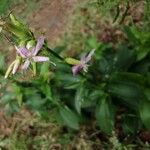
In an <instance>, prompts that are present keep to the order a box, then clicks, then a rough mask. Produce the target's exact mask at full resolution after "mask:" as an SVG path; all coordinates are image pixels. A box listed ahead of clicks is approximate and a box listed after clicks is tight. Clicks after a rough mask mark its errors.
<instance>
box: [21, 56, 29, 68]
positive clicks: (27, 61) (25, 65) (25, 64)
mask: <svg viewBox="0 0 150 150" xmlns="http://www.w3.org/2000/svg"><path fill="white" fill-rule="evenodd" d="M29 65H30V61H29V60H28V59H26V61H25V62H24V64H23V66H22V69H23V70H26V69H27V68H28V67H29Z"/></svg>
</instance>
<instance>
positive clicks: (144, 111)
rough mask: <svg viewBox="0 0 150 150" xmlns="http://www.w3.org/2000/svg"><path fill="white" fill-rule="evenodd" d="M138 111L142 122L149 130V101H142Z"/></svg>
mask: <svg viewBox="0 0 150 150" xmlns="http://www.w3.org/2000/svg"><path fill="white" fill-rule="evenodd" d="M139 111H140V117H141V120H142V122H143V124H144V125H145V127H146V128H147V129H149V130H150V102H149V101H142V104H141V106H140V109H139Z"/></svg>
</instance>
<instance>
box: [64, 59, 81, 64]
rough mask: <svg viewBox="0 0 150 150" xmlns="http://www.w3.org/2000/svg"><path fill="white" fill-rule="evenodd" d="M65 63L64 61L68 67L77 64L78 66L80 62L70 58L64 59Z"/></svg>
mask: <svg viewBox="0 0 150 150" xmlns="http://www.w3.org/2000/svg"><path fill="white" fill-rule="evenodd" d="M65 61H66V62H67V63H68V64H70V65H78V64H80V61H79V60H77V59H74V58H70V57H68V58H66V59H65Z"/></svg>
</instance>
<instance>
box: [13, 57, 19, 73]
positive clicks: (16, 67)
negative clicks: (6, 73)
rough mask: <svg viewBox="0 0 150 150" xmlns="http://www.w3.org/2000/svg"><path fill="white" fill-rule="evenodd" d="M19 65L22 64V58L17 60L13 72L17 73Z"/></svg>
mask: <svg viewBox="0 0 150 150" xmlns="http://www.w3.org/2000/svg"><path fill="white" fill-rule="evenodd" d="M19 65H20V60H19V59H18V60H16V61H15V64H14V67H13V70H12V74H15V73H16V71H17V70H18V68H19Z"/></svg>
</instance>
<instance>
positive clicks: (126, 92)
mask: <svg viewBox="0 0 150 150" xmlns="http://www.w3.org/2000/svg"><path fill="white" fill-rule="evenodd" d="M108 92H109V93H111V94H112V95H114V96H116V97H118V98H121V99H122V100H124V103H125V104H126V105H127V106H129V107H131V108H133V109H137V108H138V106H139V101H140V100H141V99H142V98H143V97H144V94H143V92H142V89H141V87H140V86H139V85H137V84H135V83H131V82H124V81H118V82H114V83H110V84H109V85H108Z"/></svg>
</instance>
